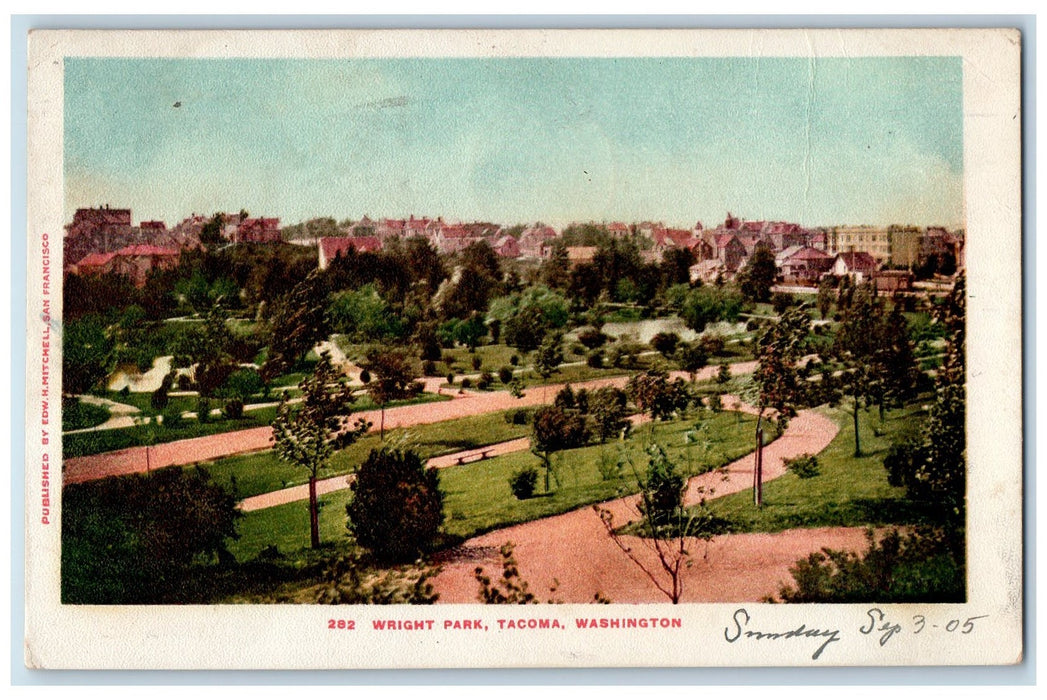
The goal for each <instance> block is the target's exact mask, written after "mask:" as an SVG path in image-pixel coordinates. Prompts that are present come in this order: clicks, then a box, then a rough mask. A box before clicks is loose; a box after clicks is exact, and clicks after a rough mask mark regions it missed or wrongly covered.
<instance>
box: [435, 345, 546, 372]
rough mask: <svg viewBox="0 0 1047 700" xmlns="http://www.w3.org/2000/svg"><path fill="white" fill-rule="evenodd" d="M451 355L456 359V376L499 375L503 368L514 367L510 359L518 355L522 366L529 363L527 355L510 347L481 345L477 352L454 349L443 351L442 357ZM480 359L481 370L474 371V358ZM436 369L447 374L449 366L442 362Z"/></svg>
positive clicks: (454, 363) (438, 363)
mask: <svg viewBox="0 0 1047 700" xmlns="http://www.w3.org/2000/svg"><path fill="white" fill-rule="evenodd" d="M448 355H450V356H451V357H453V358H454V362H453V363H452V364H453V365H454V366H456V367H457V368H458V371H457V372H456V374H472V373H473V372H490V373H491V374H497V373H498V370H499V369H501V368H502V367H512V365H511V364H510V362H509V358H510V357H512V356H513V355H516V356H517V357H518V358H520V360H519V364H520V365H521V366H522V365H523V364H525V363H526V361H527V353H525V352H520V351H519V350H517V349H516V348H511V347H509V346H508V345H502V344H498V345H481V346H479V347H477V348H476V352H474V353H470V352H469V350H468V349H466V348H454V349H453V350H443V351H441V357H446V356H448ZM474 357H479V358H480V361H481V363H482V364H481V365H480V369H476V370H474V369H473V358H474ZM436 368H437V369H438V370H439V371H440V372H441V373H442V374H447V364H446V363H444V362H443V361H442V360H441V361H440V362H437V363H436Z"/></svg>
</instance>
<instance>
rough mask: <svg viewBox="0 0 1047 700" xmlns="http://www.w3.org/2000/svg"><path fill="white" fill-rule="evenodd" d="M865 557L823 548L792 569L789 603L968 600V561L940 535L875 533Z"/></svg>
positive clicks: (786, 589) (785, 596) (786, 591)
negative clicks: (965, 583)
mask: <svg viewBox="0 0 1047 700" xmlns="http://www.w3.org/2000/svg"><path fill="white" fill-rule="evenodd" d="M867 539H868V543H869V547H868V549H867V550H866V552H865V553H864V554H863V555H858V554H854V553H852V552H845V551H837V550H832V549H823V550H822V551H821V552H815V553H814V554H811V555H810V556H809V557H807V558H806V559H801V560H800V561H798V562H796V565H795V566H792V567H790V569H789V571H790V572H791V573H792V575H793V578H794V579H795V581H796V585H795V586H783V587H782V589H781V590H780V591H779V596H780V598H781V600H782V601H783V602H786V603H869V602H876V603H960V602H963V601H964V600H966V591H965V586H964V581H965V576H964V569H963V562H962V561H961V560H957V559H956V558H955V557H954V556H953V554H952V552H951V551H950V548H949V547H948V546H946V543H945V540H944V538H943V537H942V536H941V534H940V533H937V532H916V533H913V534H909V535H903V534H901V533H899V532H898V531H897V530H891V531H889V532H888V533H886V534H885V535H884V536H883V537H882V538H881V539H880V541H879V542H877V541H876V538H875V537H874V535H873V532H872V531H871V530H870V531H869V532H868V534H867Z"/></svg>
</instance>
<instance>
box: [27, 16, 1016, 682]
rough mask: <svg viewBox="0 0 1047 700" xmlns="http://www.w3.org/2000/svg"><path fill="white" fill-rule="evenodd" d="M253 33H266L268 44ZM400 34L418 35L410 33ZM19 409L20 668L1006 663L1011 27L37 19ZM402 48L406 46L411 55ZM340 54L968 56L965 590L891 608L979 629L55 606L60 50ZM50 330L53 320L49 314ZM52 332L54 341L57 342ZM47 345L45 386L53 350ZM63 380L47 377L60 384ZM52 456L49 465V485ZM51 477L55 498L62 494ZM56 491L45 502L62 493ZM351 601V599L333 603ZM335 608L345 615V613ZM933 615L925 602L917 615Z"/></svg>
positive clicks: (756, 610) (437, 610) (840, 619)
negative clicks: (786, 643)
mask: <svg viewBox="0 0 1047 700" xmlns="http://www.w3.org/2000/svg"><path fill="white" fill-rule="evenodd" d="M259 34H264V35H265V40H264V41H260V40H259V39H260V37H259V36H258V35H259ZM405 39H410V41H405ZM29 43H30V56H29V68H30V81H29V101H28V104H29V122H28V149H29V176H28V188H27V190H28V193H29V197H28V233H29V236H28V240H29V243H28V246H27V257H28V260H27V264H28V270H29V273H28V275H27V277H28V280H29V290H28V292H27V299H28V302H27V303H28V313H27V347H26V350H27V355H26V365H27V369H28V371H27V374H28V376H27V408H26V435H27V440H26V448H27V462H26V475H27V478H26V495H25V498H26V500H25V504H26V537H27V540H26V640H27V642H26V661H27V665H29V666H31V667H40V668H79V669H98V668H113V669H131V668H171V669H175V668H185V669H224V668H245V669H251V668H287V669H306V668H395V667H414V668H442V667H456V668H469V667H471V668H483V667H535V666H541V667H560V666H564V667H570V666H579V667H600V666H615V667H621V666H685V667H690V666H721V665H734V666H792V665H811V664H817V665H874V666H878V665H919V664H942V665H954V664H1007V663H1015V662H1017V661H1019V660H1020V657H1021V643H1022V638H1021V630H1022V617H1021V615H1022V597H1021V596H1022V587H1021V580H1022V579H1021V577H1022V519H1021V516H1022V509H1021V498H1022V492H1021V489H1022V423H1021V421H1022V394H1021V368H1022V354H1021V351H1022V346H1021V319H1022V316H1021V311H1022V310H1021V113H1020V52H1019V44H1020V37H1019V35H1018V33H1017V32H1016V31H1013V30H1002V29H994V30H973V29H952V30H944V29H943V30H938V29H913V30H903V29H889V30H866V29H844V30H829V29H817V30H777V29H747V30H708V31H703V30H554V31H537V30H496V31H485V30H465V31H449V30H378V31H371V30H362V31H337V30H332V31H328V30H296V31H242V32H233V31H206V32H198V31H185V30H181V31H157V32H150V31H118V32H107V31H41V32H34V33H33V34H32V35H31V38H30V42H29ZM403 46H410V47H411V48H412V50H411V52H410V54H405V53H404V52H403V51H402V48H401V47H403ZM73 55H76V56H156V57H166V56H170V57H204V56H221V57H234V56H237V57H243V56H259V57H263V56H264V57H280V56H285V57H300V58H305V57H309V58H333V57H345V56H357V57H362V56H367V57H394V56H396V57H401V56H406V55H411V56H459V57H491V56H506V57H509V56H623V55H629V56H695V57H699V56H727V55H745V56H752V55H761V56H769V57H770V56H787V55H788V56H796V55H799V56H839V55H846V56H880V55H884V56H903V55H944V56H961V57H962V58H963V62H964V115H965V116H964V140H965V148H964V182H965V192H966V193H967V201H966V204H967V237H968V241H967V244H968V250H967V256H966V257H967V268H968V289H969V303H968V318H969V332H968V338H969V341H968V343H969V345H968V367H969V372H968V378H969V387H968V422H969V450H968V457H969V462H970V465H971V467H970V473H969V488H970V492H971V493H972V494H973V493H980V494H984V495H983V496H979V497H978V498H973V497H972V498H971V499H969V506H968V513H969V541H970V542H969V547H970V556H969V559H970V562H969V574H970V575H969V579H970V602H968V603H967V604H965V605H956V606H953V605H948V606H946V605H938V606H886V607H887V608H889V610H890V611H892V613H893V614H896V615H897V617H898V618H899V619H909V616H911V614H912V613H913V610H915V609H917V608H918V609H919V610H920V611H926V610H928V609H932V610H933V614H934V615H935V616H939V615H940V619H941V621H942V624H943V625H944V624H946V623H947V622H948V621H949V620H952V619H961V620H963V619H965V618H966V617H968V616H973V615H982V614H988V615H989V616H990V617H989V618H988V619H987V620H980V621H979V623H980V624H984V627H979V634H977V636H975V635H971V636H968V637H953V638H948V637H936V638H934V639H929V638H923V639H920V638H919V637H912V636H911V635H907V636H904V637H903V636H899V637H898V638H897V639H896V640H892V642H891V643H889V644H888V645H885V646H884V647H879V646H878V645H876V644H875V643H872V640H870V638H868V637H865V636H862V635H857V634H849V635H847V636H846V637H845V638H844V640H843V641H842V642H840V643H836V644H834V645H833V646H832V648H831V653H830V652H828V651H827V652H826V654H825V655H823V657H822V658H821V659H820V660H818V661H817V662H814V661H812V659H811V658H810V656H811V653H810V652H811V649H810V646H809V645H797V646H795V647H783V646H781V645H776V646H775V647H774V650H773V652H771V651H770V650H769V649H768V648H766V647H760V646H757V645H755V644H748V645H745V646H742V645H732V644H727V643H726V642H725V641H724V634H723V633H724V629H725V628H726V627H728V626H729V625H730V621H731V615H732V613H733V612H734V610H736V609H737V608H739V607H745V608H747V609H748V610H749V611H750V613H752V614H753V615H754V616H757V615H758V616H759V618H760V620H761V621H762V624H763V626H765V627H767V628H773V629H787V628H789V626H790V625H796V624H800V623H806V624H808V625H809V626H810V625H812V624H813V625H817V626H820V627H833V626H836V627H839V628H841V629H848V630H851V629H853V630H856V629H857V628H858V627H859V626H860V625H863V624H865V622H866V620H867V617H866V616H865V611H866V610H867V609H868V607H869V606H764V605H697V604H696V605H684V606H677V607H676V608H673V607H672V606H668V605H661V604H653V605H644V606H611V607H610V608H602V609H601V614H605V615H607V616H612V615H615V614H620V615H623V616H626V615H628V616H636V615H639V614H643V615H649V616H654V617H680V618H681V619H682V620H683V629H682V630H680V631H677V630H670V631H661V630H659V631H658V632H654V633H652V632H645V631H640V632H634V631H630V632H629V633H617V632H612V631H609V630H603V631H600V632H597V633H591V632H582V631H577V630H569V631H567V632H560V631H542V632H527V633H509V632H488V633H486V634H484V636H483V637H482V638H475V637H471V636H468V635H465V634H463V633H451V634H447V633H443V632H433V633H426V634H424V635H420V634H417V633H415V634H414V635H412V634H410V633H402V634H397V635H378V634H375V633H368V634H367V635H366V637H364V638H361V637H360V636H359V635H360V633H359V632H357V633H356V634H357V636H356V637H355V638H350V637H348V636H333V635H332V634H331V633H329V632H328V630H327V629H326V625H325V624H324V623H325V622H326V620H327V618H328V617H330V616H331V611H332V609H331V608H328V607H323V606H172V607H159V606H157V607H140V606H133V607H132V606H128V607H92V606H62V605H60V604H59V603H58V580H59V579H58V573H59V556H58V552H59V533H60V531H59V519H58V518H57V517H55V518H53V519H52V524H50V525H47V526H44V525H41V523H40V508H41V504H42V492H41V491H42V489H41V480H40V478H39V477H40V467H41V462H42V457H43V455H44V454H47V455H48V457H49V462H50V464H52V465H55V466H56V467H57V466H58V465H60V463H61V458H60V453H59V448H58V443H57V442H52V443H51V444H50V445H48V446H46V447H45V446H43V445H41V444H40V443H39V441H37V440H34V439H33V436H34V435H39V434H40V430H41V427H42V426H41V420H40V413H39V409H40V389H41V386H40V372H39V364H40V363H39V360H40V358H41V338H42V337H43V336H44V334H45V332H46V331H45V323H44V321H43V320H42V315H41V311H42V309H41V294H40V289H41V288H40V275H39V270H40V267H41V253H42V249H43V240H44V236H45V234H46V235H47V236H48V237H49V241H51V242H52V246H51V248H50V251H51V253H50V255H51V269H52V271H53V272H52V287H51V291H50V296H51V299H52V307H51V316H52V317H53V318H60V309H61V294H60V278H61V274H60V270H61V245H60V241H61V231H62V226H63V224H64V221H63V220H62V219H63V209H64V207H63V204H64V202H63V194H62V68H61V66H62V61H61V59H62V57H65V56H73ZM52 328H60V326H58V325H57V324H52ZM54 337H55V336H52V339H53V338H54ZM54 348H55V344H54V343H53V342H52V355H51V357H52V358H54V359H53V360H52V362H54V363H55V365H56V366H55V369H54V370H53V371H52V383H53V382H54V381H56V380H57V379H58V377H59V373H58V371H57V370H58V366H57V365H58V361H57V358H58V357H59V355H58V354H57V352H55V351H54ZM56 386H57V385H56ZM59 472H60V469H54V470H52V472H51V478H52V481H53V482H54V484H55V485H57V483H58V475H59ZM55 485H52V486H51V492H52V493H53V494H57V493H59V491H60V489H59V488H56V487H55ZM52 501H54V503H53V505H52V512H54V511H56V510H57V505H58V504H57V501H58V498H57V496H55V497H54V498H53V499H52ZM338 610H340V611H343V612H344V611H345V610H346V608H339V609H338ZM352 611H353V612H352V614H353V616H354V617H355V618H356V619H357V620H358V623H359V624H360V625H362V626H367V624H368V621H369V620H370V619H372V618H387V617H398V618H400V619H415V618H432V619H436V620H442V619H449V618H459V617H481V618H482V619H485V620H488V621H489V622H490V626H492V627H494V623H493V621H494V620H495V619H497V618H500V617H506V616H508V615H510V614H513V615H518V613H517V611H516V610H513V611H512V612H511V613H510V611H508V610H505V609H495V608H490V607H484V606H479V605H477V606H471V605H470V606H436V607H434V608H383V607H357V608H354V609H352ZM585 613H590V614H591V613H592V607H591V606H542V607H539V608H537V609H535V610H534V611H531V610H528V611H527V615H528V616H529V617H556V618H559V619H561V620H563V621H564V622H571V621H573V619H574V617H575V616H576V614H585ZM340 614H341V613H340ZM928 615H929V616H930V614H928Z"/></svg>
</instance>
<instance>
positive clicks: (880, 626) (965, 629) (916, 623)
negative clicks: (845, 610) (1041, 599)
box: [858, 608, 989, 646]
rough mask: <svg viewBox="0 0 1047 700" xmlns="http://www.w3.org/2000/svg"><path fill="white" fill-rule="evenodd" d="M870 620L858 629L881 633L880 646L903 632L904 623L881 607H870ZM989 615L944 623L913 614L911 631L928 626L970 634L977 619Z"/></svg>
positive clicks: (867, 613)
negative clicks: (893, 617) (940, 623)
mask: <svg viewBox="0 0 1047 700" xmlns="http://www.w3.org/2000/svg"><path fill="white" fill-rule="evenodd" d="M866 615H867V616H868V618H869V619H868V621H867V622H866V623H865V624H863V625H862V626H861V627H859V628H858V631H859V632H861V633H862V634H864V635H872V634H878V635H879V643H880V646H885V645H886V644H887V642H889V641H891V638H892V637H894V636H895V635H897V634H901V633H902V631H903V630H904V627H903V625H902V623H900V622H895V621H894V620H892V619H891V618H890V617H889V616H888V614H887V613H886V612H884V611H883V610H882V609H880V608H869V610H868V612H866ZM987 617H989V616H988V615H974V616H971V617H968V618H966V619H963V620H961V618H958V617H957V618H953V619H951V620H949V621H948V622H946V623H945V624H943V625H939V624H937V623H928V621H927V618H926V617H925V616H924V615H913V616H912V623H911V625H912V626H911V631H912V633H913V634H914V635H915V634H920V633H921V632H923V631H924V630H926V629H927V628H928V627H930V628H931V629H932V630H936V629H944V630H945V632H947V633H950V634H951V633H954V632H958V633H959V634H970V633H971V632H974V630H975V624H974V623H975V621H976V620H982V619H985V618H987Z"/></svg>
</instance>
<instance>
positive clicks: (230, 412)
mask: <svg viewBox="0 0 1047 700" xmlns="http://www.w3.org/2000/svg"><path fill="white" fill-rule="evenodd" d="M222 413H223V414H225V417H226V418H229V419H230V420H239V419H241V418H243V417H244V402H243V401H241V400H240V399H229V400H228V401H226V402H225V406H224V407H223V408H222Z"/></svg>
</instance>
